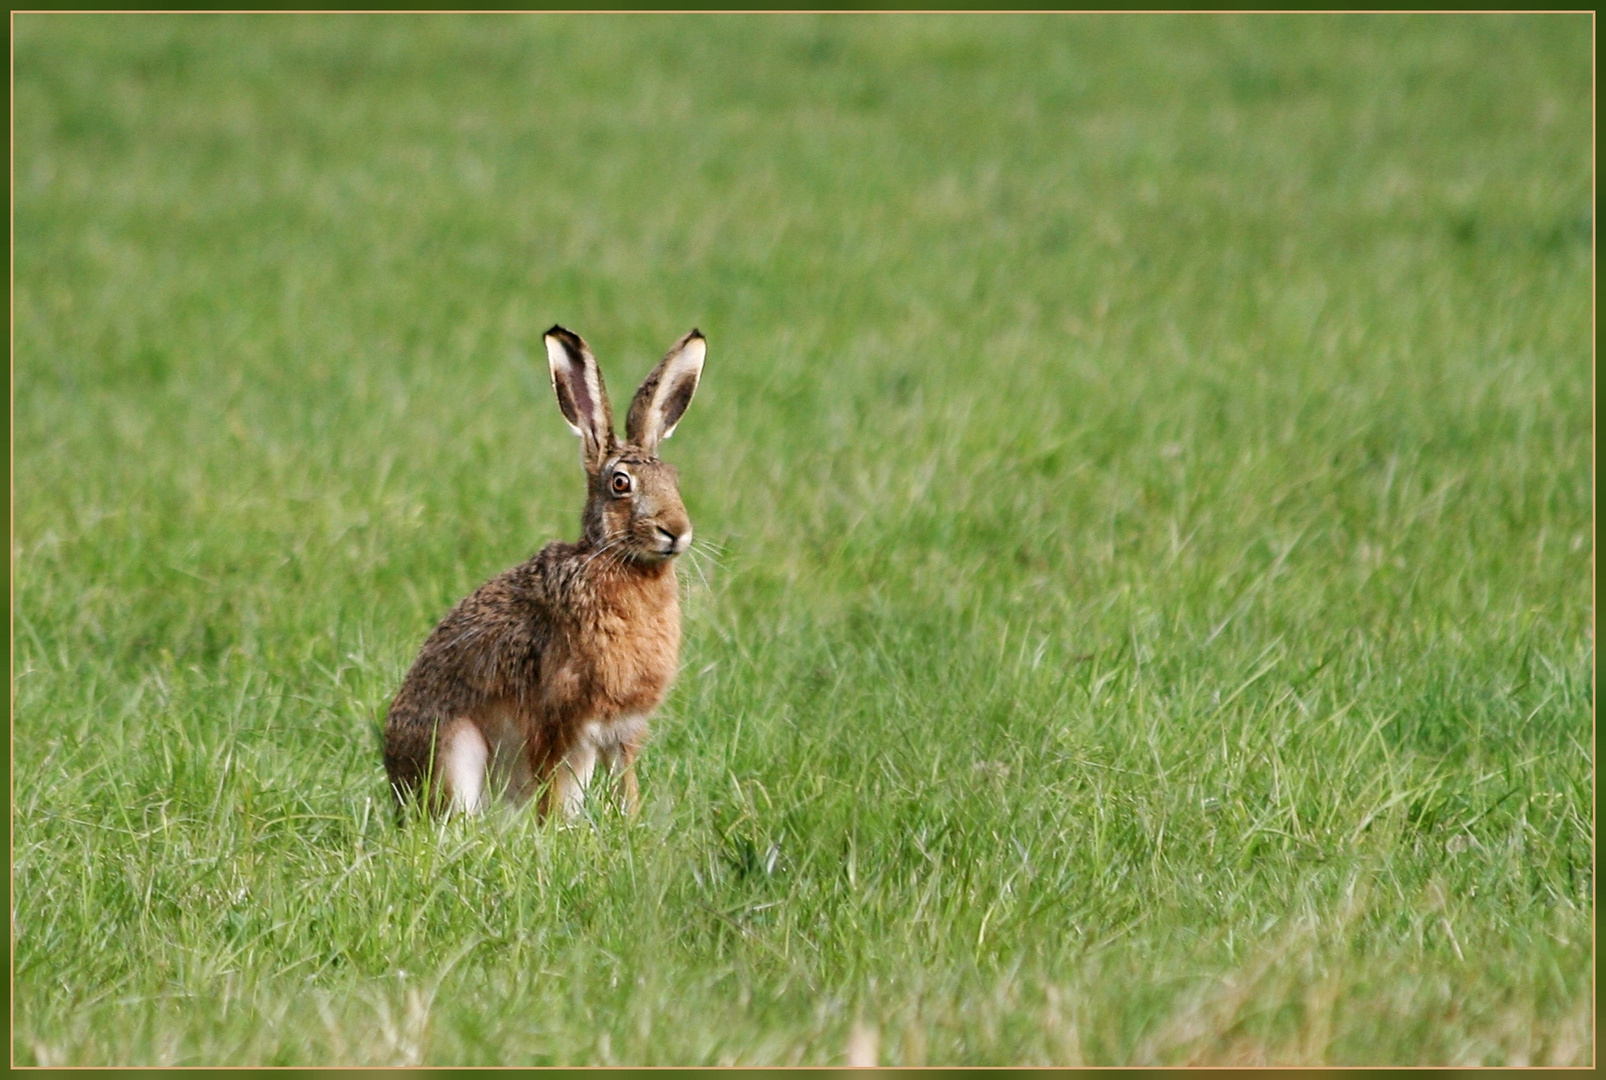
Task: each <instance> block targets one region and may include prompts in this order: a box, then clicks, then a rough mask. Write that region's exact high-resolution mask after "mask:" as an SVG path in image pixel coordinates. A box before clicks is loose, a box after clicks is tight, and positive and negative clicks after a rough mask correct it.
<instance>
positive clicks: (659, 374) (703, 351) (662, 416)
mask: <svg viewBox="0 0 1606 1080" xmlns="http://www.w3.org/2000/svg"><path fill="white" fill-rule="evenodd" d="M707 355H708V342H707V341H705V340H703V335H702V334H701V333H700V332H698V331H696V330H693V331H692V332H691V333H689V334H687V335H686V336H685V337H683V338H681V339H680V340H679V341H677V342H675V344H674V345H672V346H671V347H670V349H669V352H668V353H667V354H666V355H665V356H664V358H663V359H662V360H660V361H658V366H657V367H655V368H653V369H652V374H650V375H648V376H647V381H646V382H644V383H642V384H641V389H639V390H637V391H636V396H635V398H633V399H632V400H631V402H630V412H629V413H628V414H627V415H626V416H625V438H626V439H629V440H630V441H631V442H632V443H635V444H636V445H637V446H639V447H641V448H642V449H643V450H645V451H646V452H647V453H649V454H656V453H657V452H658V443H659V442H660V441H662V440H664V439H667V438H669V436H671V435H673V434H674V433H675V425H676V424H678V423H680V418H681V416H682V415H684V414H685V412H686V406H688V405H690V404H691V398H692V395H693V394H695V393H696V392H697V380H698V379H700V378H702V376H703V358H704V357H705V356H707Z"/></svg>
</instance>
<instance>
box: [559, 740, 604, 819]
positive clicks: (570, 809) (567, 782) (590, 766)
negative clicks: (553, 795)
mask: <svg viewBox="0 0 1606 1080" xmlns="http://www.w3.org/2000/svg"><path fill="white" fill-rule="evenodd" d="M596 767H597V747H596V744H595V743H593V742H592V741H591V740H590V739H586V738H582V739H580V740H579V741H577V742H576V743H575V744H574V749H573V750H570V751H569V756H568V757H566V758H564V759H563V764H562V765H560V766H558V775H557V785H558V791H559V792H560V794H561V797H562V803H563V816H564V817H566V818H568V819H569V820H570V821H573V820H574V819H575V818H577V817H579V816H580V811H581V810H582V809H584V808H585V802H586V785H587V784H589V783H591V773H592V771H593V770H595V769H596Z"/></svg>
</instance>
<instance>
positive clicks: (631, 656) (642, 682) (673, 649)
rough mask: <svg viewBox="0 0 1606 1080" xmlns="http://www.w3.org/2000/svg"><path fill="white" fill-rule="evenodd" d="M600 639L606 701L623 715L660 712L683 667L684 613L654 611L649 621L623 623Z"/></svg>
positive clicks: (599, 673)
mask: <svg viewBox="0 0 1606 1080" xmlns="http://www.w3.org/2000/svg"><path fill="white" fill-rule="evenodd" d="M599 637H600V638H601V639H602V640H603V641H605V642H606V643H607V644H606V647H605V648H604V649H603V650H602V652H601V654H600V655H599V656H598V658H597V659H598V661H599V663H598V668H597V672H596V674H597V676H598V681H599V683H600V684H601V689H602V691H603V695H604V697H605V698H606V699H607V700H608V702H609V704H611V705H612V706H613V708H614V710H616V711H617V712H619V713H647V712H651V711H652V710H653V709H655V708H657V706H658V703H659V702H660V701H662V700H663V697H664V694H666V693H667V692H668V691H669V686H670V684H671V683H672V682H674V680H675V671H676V669H677V668H678V667H679V664H680V613H679V612H678V611H674V610H670V611H663V610H658V611H654V612H653V613H652V614H651V615H650V616H648V617H641V618H635V619H620V620H617V621H616V622H614V623H613V625H610V626H607V627H606V628H604V629H603V630H602V632H601V634H600V635H599Z"/></svg>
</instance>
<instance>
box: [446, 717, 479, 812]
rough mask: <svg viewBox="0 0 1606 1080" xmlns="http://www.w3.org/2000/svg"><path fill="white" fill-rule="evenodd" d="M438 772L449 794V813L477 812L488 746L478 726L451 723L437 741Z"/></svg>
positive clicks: (461, 722)
mask: <svg viewBox="0 0 1606 1080" xmlns="http://www.w3.org/2000/svg"><path fill="white" fill-rule="evenodd" d="M439 754H440V768H439V769H438V770H437V772H438V774H439V775H440V776H441V777H443V778H444V779H445V781H446V786H447V790H449V791H450V792H451V793H452V812H453V813H464V814H477V813H479V811H480V807H481V805H482V804H483V803H484V794H485V765H486V763H487V762H488V761H489V760H490V757H491V748H490V746H489V745H487V744H486V742H485V736H484V735H481V734H480V729H479V728H477V727H475V726H474V725H473V724H471V723H469V722H468V721H466V720H459V721H457V722H456V723H455V724H452V725H451V726H450V727H449V728H448V729H447V730H446V732H445V733H444V734H443V735H442V737H441V740H440V750H439Z"/></svg>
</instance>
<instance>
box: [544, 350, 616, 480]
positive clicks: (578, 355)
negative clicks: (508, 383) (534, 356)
mask: <svg viewBox="0 0 1606 1080" xmlns="http://www.w3.org/2000/svg"><path fill="white" fill-rule="evenodd" d="M546 359H547V366H548V368H549V369H550V370H551V372H552V392H553V393H554V394H556V395H557V397H558V409H559V410H560V411H561V412H562V413H563V419H564V420H566V421H568V424H569V427H570V428H572V429H573V430H574V433H575V434H576V435H578V436H580V460H581V461H582V462H583V463H584V464H585V467H586V471H587V472H596V471H597V470H598V469H600V468H602V462H603V459H604V458H605V457H607V455H608V454H609V453H611V452H612V451H613V410H611V409H610V408H609V407H608V389H607V387H605V386H603V385H602V372H601V371H598V370H597V358H596V357H594V356H592V355H591V350H590V349H589V348H588V347H587V346H586V343H585V341H584V340H582V339H581V337H580V335H579V334H576V333H575V332H574V331H572V330H565V329H564V328H563V327H561V326H554V327H553V328H552V329H550V330H548V331H547V332H546Z"/></svg>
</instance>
